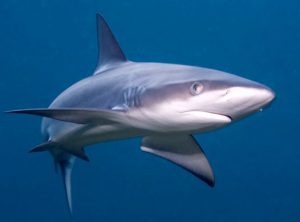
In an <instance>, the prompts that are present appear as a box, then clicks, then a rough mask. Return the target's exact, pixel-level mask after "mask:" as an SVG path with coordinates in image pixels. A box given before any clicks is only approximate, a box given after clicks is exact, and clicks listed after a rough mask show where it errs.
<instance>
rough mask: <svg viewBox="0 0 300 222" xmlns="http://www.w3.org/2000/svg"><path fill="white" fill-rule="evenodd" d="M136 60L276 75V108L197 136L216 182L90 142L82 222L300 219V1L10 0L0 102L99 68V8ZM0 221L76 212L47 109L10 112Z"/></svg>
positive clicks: (50, 92)
mask: <svg viewBox="0 0 300 222" xmlns="http://www.w3.org/2000/svg"><path fill="white" fill-rule="evenodd" d="M96 12H101V13H103V15H104V16H105V18H106V20H107V21H108V22H109V24H110V25H111V27H112V29H113V31H114V33H115V35H116V36H117V38H118V40H119V42H120V44H121V45H122V48H123V50H124V51H125V53H126V54H127V56H128V58H130V59H132V60H135V61H159V62H172V63H183V64H189V65H197V66H204V67H211V68H216V69H220V70H224V71H227V72H231V73H235V74H238V75H241V76H244V77H246V78H250V79H253V80H256V81H259V82H261V83H264V84H267V85H268V86H270V87H271V88H273V89H274V90H275V91H276V93H277V99H276V101H275V102H274V103H273V104H272V106H271V107H270V108H269V109H266V110H265V111H264V112H261V113H257V114H255V115H253V116H251V117H249V118H247V119H245V120H243V121H241V122H238V123H235V124H233V125H231V126H229V127H227V128H225V129H222V130H219V131H216V132H213V133H208V134H205V135H198V136H197V139H198V141H199V142H200V143H201V144H202V146H203V148H204V149H205V151H206V153H207V156H208V158H209V159H210V162H211V164H212V166H213V168H214V171H215V176H216V187H215V188H213V189H211V188H209V187H208V186H207V185H205V184H204V183H202V182H201V181H199V180H198V179H196V178H194V177H193V176H192V175H190V174H188V173H186V172H185V171H183V170H182V169H180V168H179V167H176V166H175V165H172V164H170V163H168V162H166V161H164V160H162V159H158V158H155V157H153V156H151V155H149V154H144V153H142V152H141V151H140V150H139V139H131V140H125V141H118V142H109V143H103V144H98V145H95V146H93V147H92V148H88V149H87V152H88V154H89V156H90V159H91V162H90V163H85V162H83V161H80V160H79V161H77V163H76V166H75V168H74V171H73V200H74V212H75V213H74V218H73V221H125V220H126V221H131V222H134V221H211V222H216V221H230V222H232V221H244V222H246V221H272V222H274V221H300V202H299V198H300V189H299V187H300V161H299V159H300V143H299V125H300V120H299V113H300V109H299V108H300V107H299V105H300V104H299V101H300V99H299V97H300V93H299V90H300V89H299V80H300V63H299V52H300V46H299V45H300V44H299V39H300V24H299V23H300V4H299V1H296V0H295V1H293V0H290V1H280V0H253V1H249V0H201V1H200V0H189V1H179V0H165V1H163V0H152V1H141V0H126V1H115V0H90V1H86V0H74V1H71V0H69V1H67V0H51V1H49V0H31V1H21V0H1V1H0V27H1V32H0V74H1V81H0V101H1V102H0V110H1V111H4V110H8V109H15V108H32V107H47V106H48V104H49V103H50V102H51V101H52V100H53V99H54V98H55V97H56V96H57V95H58V94H59V93H60V92H61V91H62V90H64V89H65V88H66V87H68V86H70V85H71V84H72V83H74V82H76V81H78V80H80V79H82V78H84V77H86V76H88V75H90V73H92V71H93V69H94V67H95V63H96V57H97V47H96V29H95V27H96V25H95V14H96ZM0 119H1V124H0V134H1V142H0V143H1V148H0V173H1V182H0V221H1V222H7V221H43V222H48V221H49V222H50V221H51V222H53V221H70V218H69V215H68V211H67V208H66V203H65V196H64V193H63V187H62V182H61V178H60V176H59V175H56V174H55V173H54V169H53V163H52V159H51V158H50V156H49V155H48V153H40V154H35V155H29V154H27V150H29V149H30V148H31V147H33V146H34V145H36V144H38V143H40V142H41V136H40V118H37V117H31V116H16V115H8V114H1V115H0Z"/></svg>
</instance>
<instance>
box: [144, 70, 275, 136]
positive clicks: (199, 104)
mask: <svg viewBox="0 0 300 222" xmlns="http://www.w3.org/2000/svg"><path fill="white" fill-rule="evenodd" d="M182 72H184V73H182ZM274 97H275V94H274V92H273V91H272V90H271V89H270V88H268V87H267V86H264V85H262V84H260V83H257V82H254V81H251V80H248V79H245V78H242V77H239V76H235V75H232V74H229V73H225V72H220V71H217V70H211V69H202V68H192V69H186V70H183V71H180V72H178V73H177V74H169V77H168V78H166V79H164V80H163V81H161V83H160V84H157V83H156V84H155V86H153V87H149V88H148V89H147V90H146V91H145V92H144V95H143V101H142V102H143V104H144V106H145V107H148V108H147V111H146V112H144V113H145V114H146V115H147V116H148V117H149V118H150V119H151V121H152V123H153V124H159V123H164V124H170V125H173V126H174V130H178V131H181V130H188V131H189V130H190V131H209V130H212V129H216V128H219V127H222V126H224V125H227V124H228V123H230V122H232V121H236V120H239V119H241V118H243V117H245V116H247V115H249V114H251V113H254V112H257V111H259V110H261V109H262V108H263V107H265V106H267V105H268V104H269V103H270V102H271V101H272V100H273V99H274ZM158 114H159V115H158ZM167 127H169V126H167ZM162 128H163V126H162Z"/></svg>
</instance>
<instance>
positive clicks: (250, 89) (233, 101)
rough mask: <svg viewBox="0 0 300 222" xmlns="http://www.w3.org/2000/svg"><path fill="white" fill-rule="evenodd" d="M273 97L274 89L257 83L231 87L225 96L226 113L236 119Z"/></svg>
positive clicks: (267, 102)
mask: <svg viewBox="0 0 300 222" xmlns="http://www.w3.org/2000/svg"><path fill="white" fill-rule="evenodd" d="M274 98H275V93H274V91H273V90H272V89H270V88H269V87H267V86H264V85H262V84H259V83H255V82H253V83H251V84H247V85H241V86H234V87H231V88H230V89H229V93H228V97H227V105H228V108H229V110H228V112H230V113H228V115H230V116H231V117H232V119H233V120H238V119H240V118H242V117H245V116H247V115H249V114H251V113H254V112H257V111H259V110H261V109H262V108H264V107H266V106H267V105H269V104H270V103H271V102H272V101H273V100H274ZM230 110H231V111H230Z"/></svg>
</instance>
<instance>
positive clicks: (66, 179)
mask: <svg viewBox="0 0 300 222" xmlns="http://www.w3.org/2000/svg"><path fill="white" fill-rule="evenodd" d="M57 162H58V164H59V166H60V170H61V175H62V179H63V183H64V188H65V194H66V199H67V203H68V209H69V213H70V215H71V216H72V212H73V208H72V192H71V175H72V169H73V166H74V162H75V156H73V155H70V154H67V153H64V154H63V158H62V159H61V160H58V161H57Z"/></svg>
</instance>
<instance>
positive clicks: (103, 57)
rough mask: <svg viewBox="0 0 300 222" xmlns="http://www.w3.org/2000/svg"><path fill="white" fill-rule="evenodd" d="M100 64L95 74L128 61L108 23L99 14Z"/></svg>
mask: <svg viewBox="0 0 300 222" xmlns="http://www.w3.org/2000/svg"><path fill="white" fill-rule="evenodd" d="M96 17H97V35H98V36H97V38H98V50H99V52H98V64H97V67H96V70H95V72H94V75H97V74H99V73H101V72H102V71H104V70H107V69H110V68H113V67H115V66H118V65H120V64H121V63H123V62H126V61H127V59H126V57H125V55H124V53H123V51H122V49H121V48H120V46H119V44H118V42H117V40H116V39H115V37H114V35H113V33H112V31H111V30H110V28H109V26H108V24H107V23H106V21H105V20H104V18H103V17H102V15H100V14H97V16H96Z"/></svg>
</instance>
